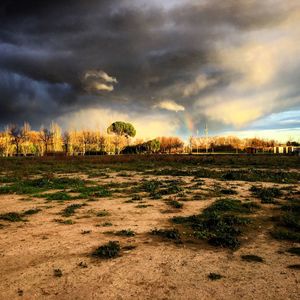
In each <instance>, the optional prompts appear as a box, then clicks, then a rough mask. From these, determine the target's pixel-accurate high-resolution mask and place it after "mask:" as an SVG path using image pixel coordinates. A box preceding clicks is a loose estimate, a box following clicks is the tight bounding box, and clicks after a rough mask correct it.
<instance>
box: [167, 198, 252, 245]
mask: <svg viewBox="0 0 300 300" xmlns="http://www.w3.org/2000/svg"><path fill="white" fill-rule="evenodd" d="M257 208H258V207H257V205H256V204H255V203H252V202H246V203H242V202H241V201H239V200H233V199H221V200H217V201H216V202H214V203H213V204H212V205H211V206H209V207H207V208H206V209H204V210H203V213H202V214H199V215H193V216H189V217H174V218H173V219H172V221H173V223H175V224H183V225H185V226H186V227H188V228H190V229H191V230H192V235H193V236H194V237H195V238H197V239H204V240H207V241H208V243H209V244H211V245H213V246H219V247H226V248H230V249H237V248H238V247H239V246H240V240H239V236H240V235H241V233H242V229H243V228H244V227H245V226H246V225H247V224H249V222H250V219H249V218H245V217H241V216H240V214H251V213H252V212H253V211H255V210H256V209H257Z"/></svg>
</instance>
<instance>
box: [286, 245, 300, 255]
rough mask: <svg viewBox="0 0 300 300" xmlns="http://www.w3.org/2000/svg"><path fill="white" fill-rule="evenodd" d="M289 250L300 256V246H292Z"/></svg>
mask: <svg viewBox="0 0 300 300" xmlns="http://www.w3.org/2000/svg"><path fill="white" fill-rule="evenodd" d="M287 252H289V253H291V254H295V255H298V256H300V247H292V248H290V249H288V250H287Z"/></svg>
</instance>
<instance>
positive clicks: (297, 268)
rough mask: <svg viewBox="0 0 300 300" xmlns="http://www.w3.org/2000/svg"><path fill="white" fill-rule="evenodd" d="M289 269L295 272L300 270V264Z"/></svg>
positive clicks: (290, 266)
mask: <svg viewBox="0 0 300 300" xmlns="http://www.w3.org/2000/svg"><path fill="white" fill-rule="evenodd" d="M288 268H289V269H293V270H300V264H295V265H289V266H288Z"/></svg>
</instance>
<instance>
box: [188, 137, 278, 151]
mask: <svg viewBox="0 0 300 300" xmlns="http://www.w3.org/2000/svg"><path fill="white" fill-rule="evenodd" d="M276 145H278V142H276V141H275V140H266V139H259V138H245V139H240V138H238V137H236V136H226V137H223V136H214V137H207V138H206V137H198V138H197V137H191V138H190V140H189V147H190V148H191V149H193V152H197V151H210V152H214V151H215V152H218V151H235V152H239V151H245V150H246V149H248V148H256V149H261V150H267V149H271V148H272V147H274V146H276Z"/></svg>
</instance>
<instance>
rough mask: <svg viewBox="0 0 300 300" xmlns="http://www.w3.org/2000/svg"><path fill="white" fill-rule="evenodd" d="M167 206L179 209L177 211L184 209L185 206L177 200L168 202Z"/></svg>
mask: <svg viewBox="0 0 300 300" xmlns="http://www.w3.org/2000/svg"><path fill="white" fill-rule="evenodd" d="M167 204H168V205H169V206H171V207H173V208H177V209H180V208H182V207H183V204H182V203H180V202H179V201H177V200H174V199H173V200H168V201H167Z"/></svg>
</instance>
